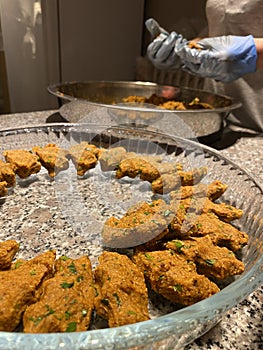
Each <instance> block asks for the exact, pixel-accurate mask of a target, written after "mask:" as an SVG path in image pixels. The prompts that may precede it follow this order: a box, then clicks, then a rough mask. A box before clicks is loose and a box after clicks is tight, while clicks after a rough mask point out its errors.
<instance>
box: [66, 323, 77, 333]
mask: <svg viewBox="0 0 263 350" xmlns="http://www.w3.org/2000/svg"><path fill="white" fill-rule="evenodd" d="M76 329H77V322H69V323H68V326H67V329H66V332H75V331H76Z"/></svg>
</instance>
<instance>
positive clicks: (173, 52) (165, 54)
mask: <svg viewBox="0 0 263 350" xmlns="http://www.w3.org/2000/svg"><path fill="white" fill-rule="evenodd" d="M145 25H146V28H147V29H148V31H149V32H150V33H151V35H152V37H153V38H154V39H153V41H152V42H151V43H150V44H149V45H148V48H147V55H148V57H149V59H150V61H151V62H152V63H153V64H154V66H155V67H156V68H158V69H162V70H169V71H176V70H177V69H178V68H180V66H181V59H180V57H179V56H178V55H177V51H178V50H179V49H180V48H181V47H183V46H184V45H186V44H187V40H186V39H184V38H183V36H182V35H181V34H177V33H176V32H171V33H170V34H169V33H168V32H167V31H166V30H165V29H163V28H162V27H160V26H159V24H158V23H157V22H156V21H155V20H154V19H153V18H150V19H148V20H147V21H146V22H145Z"/></svg>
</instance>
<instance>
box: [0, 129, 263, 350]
mask: <svg viewBox="0 0 263 350" xmlns="http://www.w3.org/2000/svg"><path fill="white" fill-rule="evenodd" d="M81 141H88V142H89V143H93V144H95V145H96V146H98V147H103V148H110V147H116V146H122V147H125V148H126V149H127V150H128V151H131V152H136V153H137V154H142V155H151V156H158V157H161V159H162V160H164V161H169V162H179V163H181V164H182V165H183V167H184V169H185V170H191V169H193V168H195V167H201V166H206V167H207V168H208V173H207V175H206V176H205V178H204V179H203V181H204V182H206V183H210V182H212V181H213V180H220V181H221V182H224V183H226V184H227V185H228V189H227V191H226V192H225V193H224V195H223V196H222V198H221V200H222V201H224V202H226V203H229V204H231V205H233V206H235V207H237V208H240V209H242V210H243V211H244V215H243V217H242V218H241V219H240V220H238V227H239V228H240V229H241V230H243V231H245V232H247V233H248V234H249V244H248V245H247V247H246V248H244V250H243V256H242V260H243V262H244V263H245V272H244V273H243V274H242V275H241V276H238V277H236V278H235V280H234V281H233V282H232V283H231V284H230V285H228V286H226V287H225V288H224V289H222V290H221V291H220V292H219V293H217V294H215V295H214V296H212V297H210V298H208V299H205V300H203V301H201V302H199V303H196V304H194V305H192V306H189V307H185V308H181V309H180V308H177V307H175V305H173V304H172V303H169V302H167V301H164V299H162V298H160V297H158V296H156V295H155V296H152V297H151V301H150V304H149V310H150V315H151V318H152V319H151V320H150V321H146V322H141V323H137V324H133V325H128V326H122V327H118V328H112V329H108V328H105V327H106V325H105V323H103V322H102V321H101V320H99V319H96V317H95V318H94V320H93V322H92V325H91V328H90V330H89V331H87V332H80V333H61V334H56V333H53V334H48V335H47V334H46V335H43V334H23V333H22V332H21V330H20V331H19V330H17V332H12V333H9V332H0V349H27V350H30V349H59V348H63V349H70V350H73V349H105V348H114V349H124V348H125V349H127V348H131V347H135V346H144V348H145V349H148V345H147V344H149V349H150V348H151V349H159V348H160V346H164V349H180V348H181V347H182V346H184V345H186V344H188V343H189V342H191V341H193V340H194V339H196V338H197V337H198V336H200V335H201V334H203V333H204V332H206V331H208V330H209V329H210V328H211V327H212V326H213V325H215V324H216V323H217V322H218V320H219V319H220V318H221V316H222V315H223V314H224V313H225V312H226V311H227V310H229V309H230V308H231V307H233V306H234V305H236V304H237V303H238V302H240V301H241V300H242V299H244V298H245V297H246V296H247V295H248V294H250V293H251V292H252V291H254V290H255V289H256V288H257V287H258V286H259V285H260V283H261V282H262V279H263V273H262V271H263V269H262V268H263V257H262V249H263V243H262V242H263V230H262V220H261V213H262V210H263V201H262V198H263V197H262V188H261V186H260V185H259V184H258V183H257V182H256V180H254V179H253V178H252V177H251V176H250V175H249V174H248V173H247V172H246V171H245V170H243V169H242V168H240V167H239V166H238V165H236V164H235V163H233V162H232V161H230V160H228V159H227V158H225V157H223V156H222V155H221V154H220V153H219V152H217V151H215V150H213V149H211V148H209V147H207V146H203V145H201V144H198V143H196V142H194V141H190V140H186V139H182V138H180V137H175V136H169V135H166V134H162V133H157V132H150V131H145V130H142V129H136V128H126V127H121V126H116V127H115V126H107V125H96V124H50V125H48V124H45V125H39V126H34V127H25V128H19V129H9V130H5V131H1V132H0V151H1V152H0V154H1V157H2V153H3V151H5V150H8V149H29V150H30V149H32V147H33V146H36V145H39V146H45V145H46V144H48V143H55V144H57V145H58V146H61V147H63V148H69V147H70V146H71V145H74V144H77V143H79V142H81ZM2 158H3V157H2ZM153 198H155V195H153V193H152V190H151V188H150V186H149V184H148V183H146V182H144V181H141V180H139V179H138V178H135V179H130V178H126V177H125V178H123V179H121V180H117V179H116V178H115V176H114V172H113V171H107V172H104V171H102V170H101V168H100V166H99V164H98V165H97V166H96V167H95V168H94V169H92V170H89V171H88V172H87V173H86V174H85V175H84V176H83V177H78V176H77V174H76V169H75V167H74V165H73V164H70V166H69V168H68V169H67V170H66V171H63V172H61V173H59V174H58V175H57V176H56V177H55V178H54V179H52V178H50V176H49V175H48V173H47V171H46V170H45V169H44V168H43V167H42V169H41V171H40V172H39V173H38V174H36V175H31V176H30V177H29V178H27V179H19V178H17V184H16V186H14V187H13V188H11V189H9V192H8V194H7V195H6V196H5V197H2V198H0V210H1V219H0V224H1V231H0V241H4V240H7V239H15V240H17V241H18V242H19V243H20V250H19V252H18V254H17V255H16V258H23V259H29V258H32V257H34V256H36V255H37V254H39V253H42V252H44V251H47V250H56V252H57V256H61V255H67V256H69V257H71V258H77V257H80V256H82V255H88V256H89V257H90V259H91V262H92V266H93V268H94V267H95V266H96V265H97V258H98V256H99V255H100V254H101V252H102V251H103V250H104V249H105V247H103V244H102V239H101V230H102V227H103V224H104V222H105V220H106V219H107V218H109V217H110V216H117V217H121V216H122V215H123V214H124V213H125V212H126V211H127V209H128V208H130V207H131V206H132V205H133V204H135V203H137V202H138V201H142V200H145V201H151V200H153ZM129 251H130V250H129V249H127V250H125V249H124V250H121V252H122V253H127V254H129ZM152 344H154V345H152Z"/></svg>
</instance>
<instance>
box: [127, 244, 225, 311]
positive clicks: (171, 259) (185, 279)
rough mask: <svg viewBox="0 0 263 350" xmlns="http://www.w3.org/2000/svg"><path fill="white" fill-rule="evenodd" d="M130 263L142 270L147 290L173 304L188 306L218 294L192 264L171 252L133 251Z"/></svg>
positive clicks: (216, 289) (217, 288)
mask: <svg viewBox="0 0 263 350" xmlns="http://www.w3.org/2000/svg"><path fill="white" fill-rule="evenodd" d="M133 261H134V262H135V264H136V265H137V266H138V267H139V268H140V270H141V271H144V274H145V277H146V280H147V281H148V282H149V283H150V285H151V288H152V289H153V290H154V291H155V292H156V293H159V294H161V295H162V296H163V297H165V298H166V299H168V300H170V301H172V302H173V303H177V304H182V305H191V304H194V303H196V302H198V301H201V300H203V299H205V298H208V297H210V296H211V295H213V294H215V293H217V292H219V291H220V289H219V287H218V286H217V285H216V284H215V283H214V282H211V281H210V280H209V279H208V278H207V277H205V276H204V275H200V274H198V272H197V270H196V266H195V263H194V262H193V261H192V260H190V261H187V260H186V259H185V258H184V257H182V256H181V255H179V254H176V253H175V252H174V251H172V250H162V251H152V252H137V253H135V254H134V256H133Z"/></svg>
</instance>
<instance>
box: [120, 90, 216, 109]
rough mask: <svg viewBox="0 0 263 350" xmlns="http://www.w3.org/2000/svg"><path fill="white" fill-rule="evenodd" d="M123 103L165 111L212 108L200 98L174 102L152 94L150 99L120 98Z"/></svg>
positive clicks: (137, 97)
mask: <svg viewBox="0 0 263 350" xmlns="http://www.w3.org/2000/svg"><path fill="white" fill-rule="evenodd" d="M122 101H123V102H124V103H136V104H140V103H141V104H142V107H143V104H144V103H147V104H153V105H155V106H158V107H159V108H163V109H167V110H187V109H213V106H212V105H211V104H209V103H206V102H202V101H201V100H200V98H198V97H195V98H194V99H193V100H192V101H190V102H185V101H176V100H174V99H168V98H165V97H163V96H158V95H156V94H152V95H151V96H150V97H145V96H136V95H131V96H127V97H124V98H122Z"/></svg>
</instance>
